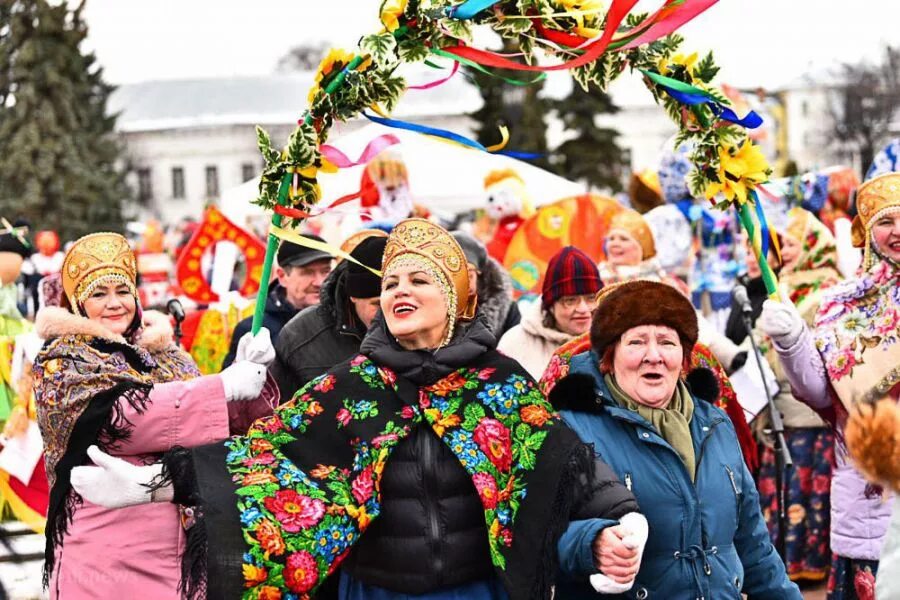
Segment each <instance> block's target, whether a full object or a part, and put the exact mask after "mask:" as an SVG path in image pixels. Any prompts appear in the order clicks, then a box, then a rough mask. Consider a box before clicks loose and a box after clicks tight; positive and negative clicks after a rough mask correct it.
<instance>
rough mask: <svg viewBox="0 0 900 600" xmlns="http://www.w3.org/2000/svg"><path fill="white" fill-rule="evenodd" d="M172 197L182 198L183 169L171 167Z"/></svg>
mask: <svg viewBox="0 0 900 600" xmlns="http://www.w3.org/2000/svg"><path fill="white" fill-rule="evenodd" d="M172 197H173V198H178V199H181V198H184V168H183V167H172Z"/></svg>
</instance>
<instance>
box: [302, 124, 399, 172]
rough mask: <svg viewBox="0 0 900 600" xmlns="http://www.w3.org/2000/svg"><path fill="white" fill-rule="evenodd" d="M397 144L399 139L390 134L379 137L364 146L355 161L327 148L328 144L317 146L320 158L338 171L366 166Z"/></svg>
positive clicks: (334, 149) (329, 147)
mask: <svg viewBox="0 0 900 600" xmlns="http://www.w3.org/2000/svg"><path fill="white" fill-rule="evenodd" d="M399 143H400V138H398V137H397V136H396V135H394V134H392V133H386V134H384V135H379V136H378V137H377V138H375V139H373V140H372V141H371V142H369V143H368V144H366V147H365V149H364V150H363V151H362V154H360V156H359V158H358V159H356V160H351V159H350V158H348V157H347V155H346V154H344V153H343V152H341V151H340V150H338V149H337V148H335V147H334V146H329V145H328V144H322V145H321V146H319V151H320V152H321V153H322V156H324V157H325V158H326V159H328V162H330V163H331V164H333V165H334V166H336V167H337V168H338V169H347V168H350V167H357V166H359V165H362V164H366V163H368V162H369V161H370V160H372V159H373V158H375V157H376V156H377V155H378V154H380V153H381V152H383V151H384V150H386V149H387V148H390V147H391V146H394V145H396V144H399Z"/></svg>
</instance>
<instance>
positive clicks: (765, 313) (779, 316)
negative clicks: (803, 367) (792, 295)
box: [756, 297, 806, 349]
mask: <svg viewBox="0 0 900 600" xmlns="http://www.w3.org/2000/svg"><path fill="white" fill-rule="evenodd" d="M756 324H757V325H758V326H759V328H760V329H762V330H763V331H764V332H765V333H766V335H768V336H769V337H770V338H772V339H773V340H774V341H775V343H776V344H777V345H778V347H779V348H783V349H787V348H791V347H793V346H794V344H796V343H797V341H798V340H799V339H800V336H801V335H802V334H803V328H804V327H805V326H806V323H805V322H804V321H803V317H801V316H800V312H799V311H797V307H796V306H794V303H793V302H791V301H790V299H789V298H786V297H783V298H782V300H781V301H780V302H779V301H776V300H772V299H769V300H766V301H765V302H763V309H762V313H760V315H759V319H757V321H756Z"/></svg>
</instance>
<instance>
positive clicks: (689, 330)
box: [551, 281, 801, 600]
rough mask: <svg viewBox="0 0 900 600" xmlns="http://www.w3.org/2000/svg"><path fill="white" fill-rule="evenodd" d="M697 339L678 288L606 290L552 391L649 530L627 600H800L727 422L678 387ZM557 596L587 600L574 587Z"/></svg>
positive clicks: (633, 285)
mask: <svg viewBox="0 0 900 600" xmlns="http://www.w3.org/2000/svg"><path fill="white" fill-rule="evenodd" d="M696 339H697V317H696V315H695V313H694V309H693V307H692V306H691V303H690V302H689V301H688V300H687V298H685V297H684V296H683V295H682V294H680V293H679V292H678V291H677V290H675V289H674V288H673V287H671V286H669V285H666V284H664V283H659V282H653V281H635V282H627V283H622V284H619V285H617V286H612V287H611V288H607V291H605V293H604V294H603V295H602V296H601V298H600V301H599V304H598V306H597V310H596V311H595V313H594V321H593V323H592V325H591V347H592V349H591V351H590V352H586V353H583V354H580V355H578V356H575V357H574V358H573V359H572V362H571V372H570V375H569V376H568V378H567V379H568V381H566V380H563V381H561V382H559V383H558V384H557V386H556V387H555V388H554V391H553V392H552V393H551V399H552V400H553V402H554V404H556V405H557V406H558V407H559V408H561V409H563V410H562V412H561V414H562V417H563V419H564V420H565V421H566V422H567V423H568V424H569V425H570V426H571V427H572V428H573V429H575V431H576V432H578V434H579V435H580V436H581V438H582V439H583V440H584V441H586V442H589V443H592V444H593V445H594V449H595V451H596V453H597V454H598V456H600V457H601V458H602V459H603V460H604V461H606V462H607V463H608V464H609V466H610V467H612V469H613V471H614V472H615V473H616V474H617V475H618V476H619V478H620V479H621V480H623V481H624V482H625V485H626V486H627V487H628V488H629V489H631V491H632V492H633V493H634V494H635V496H636V497H637V499H638V502H639V503H640V505H641V510H642V512H643V513H644V515H645V516H646V517H647V520H648V521H649V523H650V538H649V540H648V542H647V546H646V548H645V550H644V558H643V563H642V565H641V568H640V571H639V572H638V575H637V579H636V582H635V584H634V588H632V590H631V593H630V595H629V596H628V597H629V598H639V599H645V598H665V599H666V600H680V599H684V600H687V599H691V600H694V599H695V598H716V599H719V598H735V599H739V598H741V593H744V594H747V595H748V596H749V598H751V599H757V598H771V599H772V600H775V599H779V600H783V599H792V598H793V599H799V598H800V597H801V596H800V592H799V591H798V589H797V587H796V586H795V585H794V584H793V583H791V582H790V580H789V579H788V577H787V574H786V573H785V569H784V565H783V564H782V563H781V560H780V559H779V557H778V555H777V554H776V552H775V549H774V547H773V546H772V543H771V541H770V540H769V535H768V532H767V531H766V525H765V521H764V520H763V518H762V514H761V513H760V508H759V498H758V496H757V493H756V488H755V486H754V483H753V479H752V477H751V476H750V473H749V471H748V470H747V468H746V467H745V466H744V460H743V458H742V457H741V450H740V447H739V446H738V442H737V439H736V437H735V433H734V429H733V427H732V426H731V423H730V421H729V420H728V417H727V416H726V415H725V413H724V412H722V411H721V410H719V409H717V408H715V407H714V406H712V405H711V404H709V403H707V402H705V401H701V400H699V399H697V398H696V397H694V396H693V395H692V394H691V393H690V391H689V390H688V388H687V387H686V386H685V384H684V383H683V381H682V373H683V370H684V368H685V364H686V362H687V359H688V356H689V352H690V350H689V349H690V348H692V347H693V346H694V343H695V342H696ZM564 382H566V385H563V383H564ZM563 390H565V392H563ZM569 541H570V540H569V537H568V535H564V536H563V537H562V539H561V540H560V543H559V547H560V554H561V564H562V566H563V568H564V569H565V568H566V567H567V566H568V565H569V564H570V561H568V560H567V557H568V556H569V555H570V554H575V553H576V552H577V548H573V547H569V546H568V544H569ZM560 595H561V597H565V598H577V597H588V596H587V595H586V594H585V595H583V596H580V595H579V593H578V591H577V590H574V589H573V590H570V591H568V592H566V591H564V590H560Z"/></svg>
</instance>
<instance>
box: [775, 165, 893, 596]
mask: <svg viewBox="0 0 900 600" xmlns="http://www.w3.org/2000/svg"><path fill="white" fill-rule="evenodd" d="M856 206H857V210H858V214H857V216H856V217H855V218H854V219H853V245H854V246H856V247H857V248H863V249H864V251H863V265H862V268H861V269H860V271H859V274H858V275H857V276H856V277H854V278H852V279H849V280H846V281H842V282H841V283H839V284H837V285H835V286H833V287H832V288H830V289H829V290H827V291H826V292H825V294H824V295H823V298H822V302H821V304H820V306H819V310H818V312H817V313H816V318H815V326H814V328H813V329H810V328H809V327H808V326H807V325H806V323H805V322H804V320H803V318H802V316H801V315H800V313H799V312H798V310H797V308H796V307H794V305H793V304H791V303H789V302H784V303H782V302H776V301H773V300H766V302H765V303H764V305H763V311H762V314H761V316H760V319H759V326H760V328H761V329H763V331H765V332H766V334H768V335H769V337H770V338H772V341H773V346H774V348H775V350H776V351H777V352H778V356H779V357H780V358H781V362H782V364H783V366H784V370H785V372H786V374H787V377H788V379H789V381H790V383H791V387H792V390H793V394H794V396H795V397H796V398H798V399H800V400H802V401H803V402H805V403H806V404H807V405H809V406H811V407H812V408H814V409H816V410H817V411H819V412H820V413H823V414H824V415H825V416H826V418H827V419H828V420H829V421H830V422H831V423H832V424H833V427H834V428H835V431H836V434H837V437H838V438H839V439H840V438H841V437H842V435H843V429H844V426H845V424H846V421H847V415H848V412H849V411H850V410H851V409H852V408H854V406H856V405H858V404H860V403H870V402H876V401H879V400H881V399H883V398H885V397H890V398H893V400H894V401H895V402H896V400H897V398H898V395H900V367H898V365H900V337H898V327H900V173H898V172H889V173H885V174H882V175H879V176H877V177H874V178H873V179H870V180H869V181H867V182H866V183H864V184H863V185H862V186H860V188H859V189H858V190H857V193H856ZM835 454H836V466H835V468H834V474H833V477H832V482H831V551H832V553H833V554H834V559H833V562H832V573H831V578H830V580H829V598H830V599H831V600H848V599H856V598H859V599H861V600H868V599H870V598H874V586H875V575H876V573H877V571H878V560H879V556H880V553H881V546H882V544H883V542H884V536H885V532H886V530H887V527H888V522H889V520H890V516H891V506H892V502H891V501H890V500H891V499H890V496H891V493H890V491H887V490H885V489H884V488H882V487H880V486H875V485H871V484H868V483H867V482H866V481H865V479H864V478H863V477H862V475H861V474H860V473H859V471H858V470H857V469H856V468H855V467H854V466H853V464H852V463H851V462H850V460H849V457H848V456H847V453H846V451H845V450H844V449H843V444H837V446H836V452H835Z"/></svg>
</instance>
